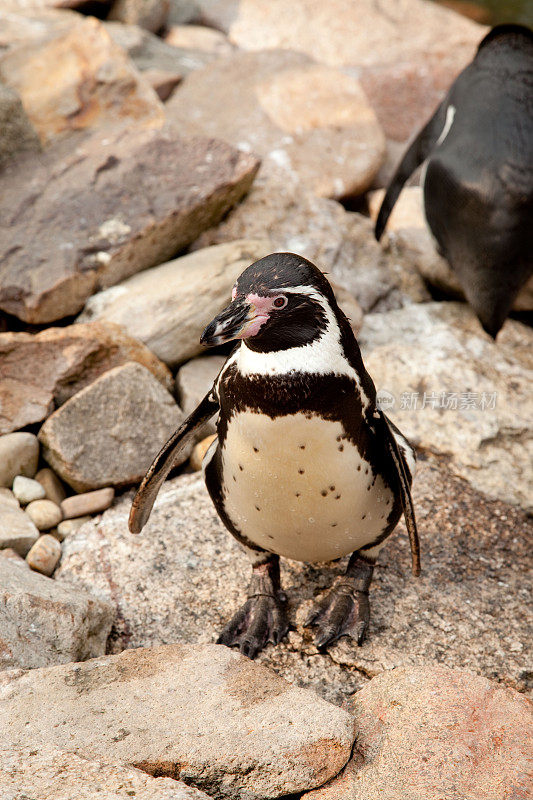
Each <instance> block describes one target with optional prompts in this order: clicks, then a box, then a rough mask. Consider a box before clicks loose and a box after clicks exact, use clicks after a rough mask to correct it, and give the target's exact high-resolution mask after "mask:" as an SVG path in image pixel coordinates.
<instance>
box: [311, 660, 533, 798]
mask: <svg viewBox="0 0 533 800" xmlns="http://www.w3.org/2000/svg"><path fill="white" fill-rule="evenodd" d="M349 709H350V711H351V712H352V713H353V714H354V715H355V721H356V727H357V745H356V748H355V750H354V756H353V758H352V760H351V761H350V763H349V764H348V766H347V767H346V769H345V770H344V771H343V772H342V774H341V775H340V776H339V777H338V778H334V779H333V781H331V782H330V783H329V784H328V785H327V786H325V787H323V788H321V789H317V790H316V791H314V792H310V793H309V794H306V795H304V797H305V800H398V798H400V797H403V798H405V800H435V798H438V797H443V798H446V800H465V798H476V800H478V798H483V800H501V799H502V798H507V797H509V798H511V797H513V798H514V797H516V798H522V797H524V798H525V797H529V796H530V794H531V791H532V790H533V782H532V778H531V764H532V763H533V745H532V742H533V715H532V713H531V703H530V702H529V701H528V700H527V699H526V698H524V697H523V696H521V695H519V694H518V693H517V692H515V691H513V690H512V689H508V688H506V687H503V686H497V685H495V684H494V683H492V682H491V681H488V680H486V678H481V677H479V676H478V675H473V674H472V673H470V672H466V671H464V670H451V669H447V668H446V667H442V666H437V665H436V666H433V667H426V668H423V669H395V670H392V671H390V672H384V673H383V674H382V675H379V676H378V677H377V678H375V679H374V680H373V681H371V683H370V684H369V685H368V686H365V688H364V689H363V690H362V691H361V692H358V693H357V694H356V695H354V697H353V698H352V700H351V701H350V703H349Z"/></svg>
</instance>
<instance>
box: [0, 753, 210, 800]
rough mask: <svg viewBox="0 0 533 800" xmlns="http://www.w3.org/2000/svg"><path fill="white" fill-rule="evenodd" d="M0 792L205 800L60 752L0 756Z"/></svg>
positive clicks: (16, 796)
mask: <svg viewBox="0 0 533 800" xmlns="http://www.w3.org/2000/svg"><path fill="white" fill-rule="evenodd" d="M0 792H2V793H3V794H2V797H5V798H6V800H27V798H28V797H31V798H33V797H38V798H39V800H73V798H76V800H102V798H105V800H131V798H132V797H134V798H135V800H207V795H206V794H204V793H203V792H200V791H198V789H193V788H192V787H190V786H187V784H185V783H183V782H182V781H175V780H173V779H172V778H152V776H151V775H147V774H146V773H145V772H141V770H139V769H134V768H132V767H121V766H114V765H113V766H112V765H110V764H105V763H104V762H103V761H94V760H92V759H87V758H82V757H81V756H77V755H75V754H74V753H69V752H62V751H61V750H53V751H52V752H50V753H44V754H43V753H39V752H36V751H35V750H28V749H27V750H22V751H18V752H13V751H12V750H0Z"/></svg>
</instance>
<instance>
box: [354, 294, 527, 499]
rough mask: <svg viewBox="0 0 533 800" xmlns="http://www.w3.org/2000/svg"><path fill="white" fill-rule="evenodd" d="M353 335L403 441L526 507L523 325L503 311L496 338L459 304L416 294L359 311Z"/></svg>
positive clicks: (487, 491) (482, 488)
mask: <svg viewBox="0 0 533 800" xmlns="http://www.w3.org/2000/svg"><path fill="white" fill-rule="evenodd" d="M359 343H360V345H361V348H362V350H363V356H364V359H365V364H366V367H367V369H368V371H369V373H370V374H371V375H372V378H373V380H374V383H375V384H376V386H377V388H378V389H382V390H386V391H387V392H389V393H390V394H391V395H392V399H393V400H394V405H393V407H392V408H390V411H389V412H388V413H389V414H390V417H391V419H392V420H393V421H394V422H395V423H396V424H397V425H398V427H399V428H400V429H401V430H402V431H403V433H404V434H405V435H406V436H407V437H408V438H409V439H410V441H411V442H413V443H414V444H416V445H417V446H419V447H421V448H423V449H424V450H430V451H431V452H434V453H440V454H444V455H447V456H448V457H449V458H450V466H451V468H452V469H453V470H454V472H456V474H458V475H461V476H463V477H464V478H466V480H468V481H469V482H470V483H471V484H472V486H474V487H475V488H476V489H478V490H479V491H481V492H484V493H485V494H487V495H488V496H489V497H497V498H499V499H501V500H505V501H506V502H508V503H517V504H520V505H522V506H523V507H525V508H528V507H529V505H530V504H531V480H532V472H531V465H532V464H533V437H532V435H531V420H532V419H533V401H532V399H531V391H530V386H531V379H532V377H533V374H532V367H533V363H532V361H531V353H532V351H533V331H532V330H531V328H529V327H527V326H526V325H522V324H521V323H519V322H515V321H514V320H508V321H507V322H506V324H505V327H504V328H503V330H502V334H501V338H498V344H497V345H496V344H495V343H494V342H493V340H492V339H491V338H490V337H489V336H488V335H487V334H485V333H484V332H483V331H482V329H481V326H480V325H479V323H478V321H477V319H476V318H475V316H474V314H473V312H472V310H471V309H470V308H469V307H468V306H466V305H465V304H462V303H425V304H422V305H414V306H412V307H410V308H409V309H407V308H406V309H400V310H399V311H393V312H391V313H389V314H386V315H385V314H371V315H368V316H366V317H365V320H364V324H363V327H362V329H361V331H360V335H359Z"/></svg>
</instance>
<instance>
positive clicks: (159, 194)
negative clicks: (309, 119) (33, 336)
mask: <svg viewBox="0 0 533 800" xmlns="http://www.w3.org/2000/svg"><path fill="white" fill-rule="evenodd" d="M258 166H259V164H258V160H257V159H256V158H255V157H254V156H251V155H249V154H246V153H238V152H236V151H235V150H234V149H233V148H231V147H229V146H228V145H227V144H224V143H223V142H216V141H213V140H207V139H190V138H188V139H182V138H180V135H179V131H177V130H176V129H172V128H170V127H166V128H165V129H164V130H156V131H154V130H138V129H137V128H136V127H134V128H133V129H132V130H131V131H127V130H120V131H115V132H109V133H97V134H94V136H91V137H90V138H88V139H85V140H84V141H83V144H82V143H80V144H79V146H78V147H77V148H75V149H73V148H72V144H71V143H70V142H66V141H65V142H62V143H61V145H57V146H54V147H52V148H48V150H46V151H45V152H44V153H43V154H42V155H36V156H32V157H27V158H25V159H24V160H22V161H20V162H14V163H13V164H8V165H7V167H6V168H5V170H4V172H3V174H2V192H1V193H0V226H1V227H0V309H2V310H3V311H7V312H8V313H9V314H14V315H15V316H18V317H20V318H21V319H24V320H25V321H27V322H32V323H42V322H52V321H54V320H56V319H61V318H63V317H65V316H69V315H71V314H76V313H77V312H78V311H80V310H81V308H82V307H83V304H84V303H85V301H86V299H87V298H88V297H89V296H90V295H91V294H93V293H94V292H95V291H96V290H97V289H98V288H104V287H108V286H112V285H114V284H116V283H118V282H119V281H121V280H123V279H124V278H127V277H129V276H130V275H133V274H135V273H136V272H139V271H140V270H143V269H146V268H147V267H151V266H153V265H154V264H160V263H162V262H163V261H166V260H168V259H169V258H171V257H172V256H173V255H175V253H176V252H178V251H179V250H182V249H183V248H184V247H186V246H187V245H188V244H190V243H191V242H192V241H194V239H196V238H197V237H198V236H199V235H200V233H201V232H202V231H203V230H205V229H206V228H208V227H210V226H211V225H214V224H216V223H217V222H218V221H219V220H220V219H221V218H222V217H223V216H224V214H226V212H227V211H228V210H229V209H230V208H231V207H232V206H233V205H234V204H235V203H237V202H238V201H239V200H240V199H241V198H242V196H243V195H244V194H246V192H247V191H248V189H249V188H250V185H251V183H252V181H253V179H254V177H255V174H256V172H257V169H258Z"/></svg>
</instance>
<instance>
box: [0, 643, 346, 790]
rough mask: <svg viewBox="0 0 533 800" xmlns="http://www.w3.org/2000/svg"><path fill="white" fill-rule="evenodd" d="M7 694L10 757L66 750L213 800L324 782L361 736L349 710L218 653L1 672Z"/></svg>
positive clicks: (178, 650)
mask: <svg viewBox="0 0 533 800" xmlns="http://www.w3.org/2000/svg"><path fill="white" fill-rule="evenodd" d="M0 697H1V699H2V700H3V703H2V706H1V710H0V719H1V720H2V729H3V730H6V731H8V736H9V740H10V742H11V747H12V749H13V750H17V749H18V748H28V747H31V746H35V747H36V748H37V749H41V748H42V750H43V751H45V752H46V751H47V750H48V751H49V750H51V749H60V750H65V749H68V750H70V751H74V752H75V753H76V754H77V755H81V756H85V757H87V758H91V759H94V758H96V759H101V760H103V761H106V762H108V763H115V764H124V765H129V766H135V767H139V768H142V769H143V770H144V771H146V772H149V773H150V774H155V775H158V776H166V775H168V776H172V777H174V778H181V779H185V780H186V781H187V782H188V783H192V784H196V786H198V787H199V788H203V789H205V791H207V792H208V793H209V794H211V795H212V796H214V797H218V798H223V797H232V798H241V797H242V798H250V800H253V798H263V797H279V796H281V795H286V794H291V793H293V792H298V791H302V790H303V789H305V788H306V787H311V786H320V785H322V784H323V783H325V781H327V780H328V779H329V778H331V777H333V776H334V775H336V774H337V773H338V772H339V771H340V769H341V768H342V767H343V766H344V765H345V764H346V762H347V761H348V759H349V757H350V753H351V749H352V744H353V740H354V735H355V732H354V726H353V720H352V717H351V716H350V715H349V714H348V713H347V712H346V711H343V710H341V709H339V708H337V707H335V706H333V705H331V704H330V703H327V702H326V701H324V700H322V699H320V698H318V697H316V695H314V694H313V693H312V692H307V691H305V690H303V689H299V688H296V687H295V686H291V685H290V684H288V683H287V682H286V681H284V680H282V679H281V678H279V677H278V676H277V675H275V674H273V673H272V672H270V671H269V670H267V669H265V668H264V667H261V666H259V665H256V664H253V663H252V662H251V661H250V660H249V659H247V658H245V657H244V656H241V655H239V654H238V653H235V652H233V651H232V650H230V649H229V648H226V647H222V646H220V645H219V646H216V645H195V646H189V647H187V646H183V645H172V646H167V647H160V648H154V649H140V650H128V651H126V652H124V653H121V654H120V655H117V656H105V657H103V658H100V659H95V660H92V661H90V662H88V663H85V664H69V665H61V666H58V667H52V668H48V669H41V670H31V671H29V672H26V673H23V674H20V673H12V674H11V675H10V674H6V675H5V677H4V680H3V687H0ZM45 697H46V710H45V709H44V708H43V699H44V698H45ZM95 714H97V715H98V721H99V724H98V725H95V724H94V718H95Z"/></svg>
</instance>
